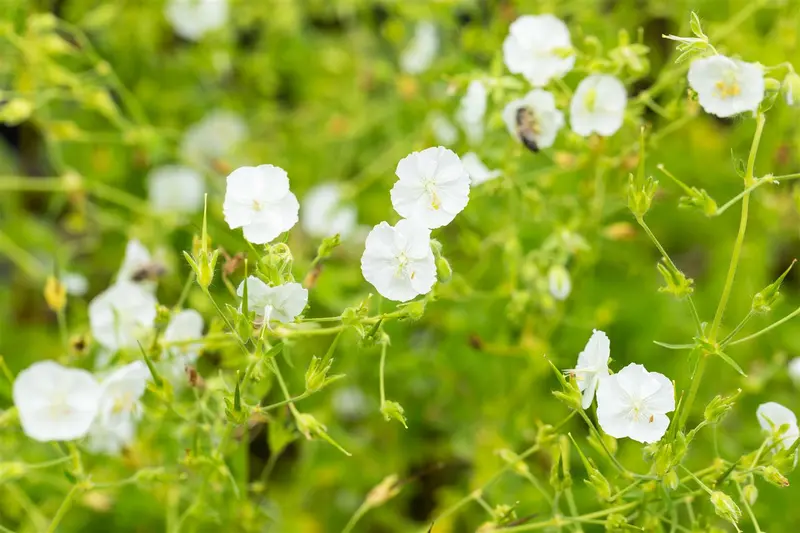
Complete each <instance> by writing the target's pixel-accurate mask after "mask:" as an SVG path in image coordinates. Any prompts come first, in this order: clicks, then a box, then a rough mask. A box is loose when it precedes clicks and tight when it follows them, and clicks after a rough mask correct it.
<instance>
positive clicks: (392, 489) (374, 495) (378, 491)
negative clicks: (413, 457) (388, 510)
mask: <svg viewBox="0 0 800 533" xmlns="http://www.w3.org/2000/svg"><path fill="white" fill-rule="evenodd" d="M399 492H400V484H399V483H398V477H397V474H392V475H390V476H386V477H385V478H383V480H382V481H381V482H380V483H378V484H377V485H375V487H373V488H372V490H371V491H369V494H367V498H366V499H365V500H364V503H365V504H366V505H367V507H370V508H372V507H377V506H379V505H383V504H384V503H386V502H387V501H389V500H391V499H392V498H394V497H395V496H397V494H398V493H399Z"/></svg>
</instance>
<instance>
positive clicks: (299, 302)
mask: <svg viewBox="0 0 800 533" xmlns="http://www.w3.org/2000/svg"><path fill="white" fill-rule="evenodd" d="M236 294H238V295H239V297H240V298H241V297H243V296H244V281H243V282H241V283H240V284H239V287H238V288H237V289H236ZM307 303H308V290H307V289H305V288H303V286H302V285H300V284H299V283H294V282H292V283H284V284H283V285H276V286H274V287H270V286H269V285H267V284H266V283H264V282H263V281H261V279H259V278H257V277H255V276H248V277H247V307H248V308H249V309H250V310H251V311H255V313H256V315H258V316H263V317H264V318H265V319H266V320H267V321H275V322H292V321H293V320H294V319H295V318H296V317H297V315H299V314H300V313H302V312H303V309H305V307H306V304H307Z"/></svg>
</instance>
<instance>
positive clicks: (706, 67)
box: [689, 55, 764, 117]
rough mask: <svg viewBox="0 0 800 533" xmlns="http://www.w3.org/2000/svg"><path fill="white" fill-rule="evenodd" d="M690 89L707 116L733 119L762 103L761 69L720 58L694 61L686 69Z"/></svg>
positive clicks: (762, 80) (762, 76) (751, 64)
mask: <svg viewBox="0 0 800 533" xmlns="http://www.w3.org/2000/svg"><path fill="white" fill-rule="evenodd" d="M689 86H691V88H692V89H694V90H695V92H697V99H698V101H699V102H700V105H701V106H702V107H703V109H705V111H706V113H711V114H712V115H716V116H718V117H732V116H733V115H737V114H739V113H744V112H745V111H755V110H756V109H758V104H760V103H761V100H763V99H764V69H763V68H762V67H761V65H759V64H758V63H746V62H744V61H739V60H738V59H731V58H729V57H725V56H722V55H716V56H711V57H704V58H702V59H695V60H694V61H692V64H691V65H690V66H689Z"/></svg>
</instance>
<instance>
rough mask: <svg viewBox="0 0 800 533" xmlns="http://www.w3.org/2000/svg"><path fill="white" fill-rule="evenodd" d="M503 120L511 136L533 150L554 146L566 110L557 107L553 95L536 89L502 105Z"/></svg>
mask: <svg viewBox="0 0 800 533" xmlns="http://www.w3.org/2000/svg"><path fill="white" fill-rule="evenodd" d="M503 121H504V122H505V123H506V128H508V132H509V133H510V134H511V136H512V137H514V138H515V139H517V141H520V142H522V143H524V144H525V145H526V146H527V147H528V148H531V149H533V150H534V151H538V150H541V149H542V148H549V147H551V146H553V142H555V140H556V135H557V134H558V131H559V130H560V129H561V128H562V127H563V126H564V113H562V112H561V111H559V110H558V109H557V108H556V100H555V98H553V95H552V94H551V93H549V92H547V91H544V90H542V89H534V90H532V91H531V92H529V93H528V94H526V95H525V96H524V97H522V98H520V99H517V100H512V101H511V102H509V103H508V104H506V106H505V107H504V108H503Z"/></svg>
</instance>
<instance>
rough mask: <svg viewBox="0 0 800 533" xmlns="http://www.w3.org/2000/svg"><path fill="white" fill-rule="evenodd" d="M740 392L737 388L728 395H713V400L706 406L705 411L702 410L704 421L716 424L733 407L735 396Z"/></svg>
mask: <svg viewBox="0 0 800 533" xmlns="http://www.w3.org/2000/svg"><path fill="white" fill-rule="evenodd" d="M741 393H742V389H738V390H737V391H736V392H735V393H733V394H732V395H730V396H725V397H723V396H720V395H717V396H715V397H714V399H713V400H711V402H710V403H709V404H708V405H707V406H706V409H705V411H704V412H703V416H704V417H705V420H706V422H708V423H709V424H717V423H718V422H720V421H721V420H722V419H723V418H725V415H727V414H728V411H730V410H731V409H732V408H733V404H734V403H735V402H736V398H737V397H738V396H739V394H741Z"/></svg>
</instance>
